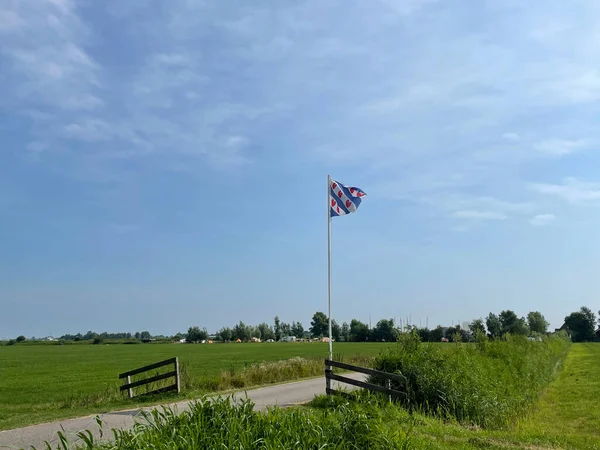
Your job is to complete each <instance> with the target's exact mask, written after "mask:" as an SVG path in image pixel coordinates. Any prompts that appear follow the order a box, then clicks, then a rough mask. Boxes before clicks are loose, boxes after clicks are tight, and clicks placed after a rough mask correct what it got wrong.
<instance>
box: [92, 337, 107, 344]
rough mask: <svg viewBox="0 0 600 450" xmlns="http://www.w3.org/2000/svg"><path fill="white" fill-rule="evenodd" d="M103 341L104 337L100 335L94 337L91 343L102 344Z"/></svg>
mask: <svg viewBox="0 0 600 450" xmlns="http://www.w3.org/2000/svg"><path fill="white" fill-rule="evenodd" d="M103 342H104V339H102V338H101V337H95V338H94V340H93V341H92V344H94V345H98V344H102V343H103Z"/></svg>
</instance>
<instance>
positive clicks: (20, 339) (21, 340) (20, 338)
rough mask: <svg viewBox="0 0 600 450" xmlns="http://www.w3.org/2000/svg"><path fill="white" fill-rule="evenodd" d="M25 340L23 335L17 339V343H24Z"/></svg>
mask: <svg viewBox="0 0 600 450" xmlns="http://www.w3.org/2000/svg"><path fill="white" fill-rule="evenodd" d="M24 340H25V336H23V335H21V336H19V337H17V342H23V341H24Z"/></svg>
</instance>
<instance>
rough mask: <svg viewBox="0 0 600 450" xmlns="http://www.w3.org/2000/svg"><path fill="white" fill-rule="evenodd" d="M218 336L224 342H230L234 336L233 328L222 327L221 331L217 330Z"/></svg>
mask: <svg viewBox="0 0 600 450" xmlns="http://www.w3.org/2000/svg"><path fill="white" fill-rule="evenodd" d="M217 336H218V337H219V338H220V339H221V340H222V341H223V342H229V341H231V338H232V337H233V330H232V329H231V328H228V327H224V328H221V329H220V330H219V331H217Z"/></svg>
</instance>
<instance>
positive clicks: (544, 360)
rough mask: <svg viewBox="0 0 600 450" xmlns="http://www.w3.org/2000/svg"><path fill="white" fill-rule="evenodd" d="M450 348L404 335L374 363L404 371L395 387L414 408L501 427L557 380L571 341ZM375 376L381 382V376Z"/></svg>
mask: <svg viewBox="0 0 600 450" xmlns="http://www.w3.org/2000/svg"><path fill="white" fill-rule="evenodd" d="M448 345H452V346H453V347H452V348H451V349H450V350H448V349H447V348H446V349H443V348H441V347H440V346H437V345H431V344H427V343H421V342H420V340H419V338H418V335H416V334H404V335H402V336H401V338H400V341H399V343H398V345H397V346H396V347H394V348H390V349H387V350H385V351H384V352H382V353H381V354H380V355H379V356H377V357H376V358H375V365H374V366H375V368H376V369H378V370H382V371H384V372H391V373H397V374H401V375H403V377H404V380H403V381H393V382H392V387H393V388H394V389H397V390H400V391H402V392H406V399H405V400H404V402H405V404H406V406H408V407H409V409H411V410H414V409H417V410H422V411H424V412H428V413H434V414H437V415H441V416H444V417H448V418H453V419H456V420H459V421H461V422H467V423H471V424H475V425H479V426H483V427H495V428H501V427H505V426H508V425H510V424H511V423H513V422H514V421H515V420H516V419H518V418H519V417H521V416H522V415H524V414H525V413H526V412H527V411H528V410H529V408H530V407H531V405H532V404H533V402H534V401H535V400H536V399H537V398H538V396H539V395H540V393H541V392H542V390H543V389H544V388H545V387H546V386H547V385H548V384H549V383H550V381H551V380H552V378H553V376H554V374H555V372H556V368H557V366H558V365H559V364H560V363H561V362H562V361H563V360H564V357H565V356H566V353H567V351H568V348H569V345H570V341H569V340H568V338H567V337H566V335H560V336H551V337H544V338H543V339H542V341H541V342H532V341H529V340H527V339H526V338H524V337H516V336H507V337H506V339H503V340H496V341H489V340H488V339H487V338H485V336H480V337H479V338H478V342H477V343H476V344H448ZM373 381H374V382H376V383H379V384H382V382H383V380H379V379H377V378H376V377H374V378H373Z"/></svg>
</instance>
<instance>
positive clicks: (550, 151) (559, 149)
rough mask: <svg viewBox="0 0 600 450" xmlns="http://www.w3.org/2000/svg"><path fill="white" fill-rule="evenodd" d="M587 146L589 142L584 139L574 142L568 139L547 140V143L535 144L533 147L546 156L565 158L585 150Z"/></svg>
mask: <svg viewBox="0 0 600 450" xmlns="http://www.w3.org/2000/svg"><path fill="white" fill-rule="evenodd" d="M587 145H588V144H587V142H586V141H585V140H583V139H578V140H574V141H573V140H566V139H547V140H545V141H541V142H537V143H535V144H534V145H533V149H534V150H535V151H537V152H539V153H542V154H546V155H551V156H563V155H568V154H570V153H573V152H575V151H577V150H579V149H582V148H585V147H586V146H587Z"/></svg>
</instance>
